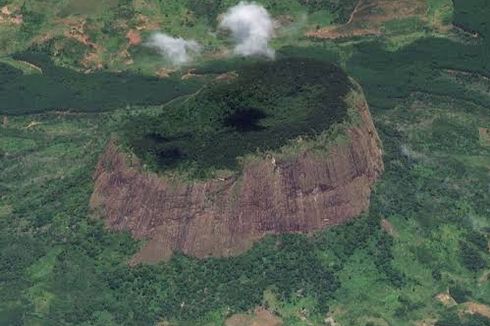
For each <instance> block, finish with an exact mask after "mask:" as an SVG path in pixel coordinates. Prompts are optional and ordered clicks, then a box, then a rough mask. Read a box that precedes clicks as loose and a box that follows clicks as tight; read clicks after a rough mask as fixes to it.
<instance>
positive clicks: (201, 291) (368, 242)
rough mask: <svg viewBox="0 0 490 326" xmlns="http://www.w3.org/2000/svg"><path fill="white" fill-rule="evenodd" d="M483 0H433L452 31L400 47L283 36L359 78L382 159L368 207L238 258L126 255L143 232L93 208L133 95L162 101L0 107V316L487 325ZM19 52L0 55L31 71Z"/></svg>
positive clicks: (63, 320)
mask: <svg viewBox="0 0 490 326" xmlns="http://www.w3.org/2000/svg"><path fill="white" fill-rule="evenodd" d="M31 3H33V4H34V3H35V2H31ZM107 3H110V1H108V2H107ZM155 3H156V2H155ZM169 3H170V2H169ZM179 3H180V2H179ZM278 3H282V2H278ZM488 6H489V4H488V2H487V1H485V0H473V1H468V0H457V1H454V12H451V11H448V10H449V9H448V8H450V7H447V3H445V2H443V1H440V2H438V1H430V8H431V13H433V15H442V16H444V17H446V18H444V19H449V17H454V24H455V25H456V26H458V29H457V30H456V31H454V33H455V34H454V35H453V36H451V37H444V38H441V37H432V36H430V35H425V36H424V37H421V38H419V39H417V40H415V41H414V42H410V43H408V44H405V45H404V46H401V47H399V48H398V47H396V49H394V48H392V47H389V46H387V44H386V43H385V42H384V41H383V39H382V38H366V39H355V40H345V41H342V42H340V41H335V42H330V41H328V42H327V41H322V42H316V43H315V45H314V46H311V44H309V45H308V47H305V48H301V47H298V46H296V47H287V48H286V47H285V48H283V49H281V51H280V53H279V57H281V56H282V57H297V56H301V57H312V58H316V59H319V60H325V61H326V62H337V63H339V64H340V65H342V67H343V68H344V69H345V70H346V71H347V72H348V73H349V74H350V75H352V76H353V77H354V78H355V79H356V80H357V81H359V82H360V83H361V85H362V87H363V88H364V90H365V92H366V96H367V99H368V102H369V104H370V107H371V111H372V114H373V117H374V119H375V123H376V126H377V128H378V132H379V133H380V136H381V138H382V141H383V144H384V149H385V166H386V172H385V174H384V176H383V178H382V179H381V180H380V182H379V183H378V184H377V186H376V190H375V193H374V195H373V198H372V205H371V209H370V212H369V213H367V214H365V216H363V217H361V218H359V219H357V220H356V221H354V222H352V223H350V224H347V225H344V226H340V227H336V228H333V229H330V230H326V231H323V232H320V233H318V234H317V235H315V236H311V237H306V236H300V235H289V236H274V237H268V238H266V239H265V240H264V241H262V242H260V243H259V244H257V245H256V246H255V247H254V248H253V249H251V250H250V251H249V252H247V253H246V254H244V255H241V256H239V257H235V258H230V259H209V260H204V261H199V260H195V259H192V258H188V257H184V256H179V255H177V256H176V257H174V258H173V259H172V260H171V261H170V262H168V263H162V264H158V265H151V266H147V265H143V266H138V267H135V268H130V267H128V265H127V261H128V260H129V258H130V257H131V256H132V255H133V254H134V253H135V252H136V251H137V250H138V247H139V246H140V245H141V244H140V243H138V242H136V241H134V240H132V239H131V238H130V237H129V236H128V235H127V234H121V233H109V232H106V231H105V230H104V228H103V225H102V222H101V221H99V220H96V219H94V218H93V217H91V215H90V212H89V209H88V200H89V196H90V193H91V190H92V173H93V170H94V167H95V164H96V161H97V158H98V155H99V154H100V153H101V151H102V150H103V147H104V145H105V143H106V141H107V140H108V139H109V137H110V136H111V134H112V133H113V132H117V131H118V130H119V128H120V126H121V123H122V122H123V121H125V120H126V118H127V116H128V115H129V116H131V115H132V114H133V112H135V110H138V112H140V111H143V112H145V111H146V112H148V110H150V109H151V110H154V112H158V111H160V110H162V106H161V105H162V103H165V102H166V100H163V99H161V98H159V99H158V101H156V102H151V101H150V102H149V103H148V105H150V104H152V105H153V104H158V105H157V106H151V107H150V108H147V107H146V104H147V103H146V99H144V98H143V99H141V98H135V100H134V103H133V105H132V106H130V107H126V106H125V105H124V106H123V107H119V106H118V105H117V103H118V102H110V101H108V100H106V99H103V100H101V101H102V102H101V103H102V104H100V106H101V109H105V108H106V107H110V108H111V110H112V111H108V112H99V110H95V111H94V112H92V113H87V112H85V113H79V112H75V111H76V110H72V112H49V113H48V112H44V113H36V114H22V115H11V114H10V113H9V111H6V108H4V109H2V110H0V111H1V113H2V114H6V113H9V114H7V118H6V119H4V120H3V124H2V125H1V126H0V248H1V251H0V324H1V325H154V324H156V323H158V322H163V321H167V322H170V323H171V325H221V324H223V322H224V320H225V319H226V318H227V317H228V316H230V315H231V314H233V313H236V312H246V311H249V310H250V309H253V308H254V307H256V306H258V305H263V306H266V307H269V308H270V309H271V310H273V311H275V312H276V313H277V314H278V315H279V316H280V317H281V318H282V319H283V320H284V322H285V324H286V325H305V323H307V322H309V323H310V324H313V325H322V323H324V320H325V319H326V318H332V319H333V320H335V321H336V322H338V323H340V324H341V325H361V326H367V325H370V326H371V325H402V326H403V325H407V326H408V325H417V323H419V325H423V324H422V322H427V324H428V325H434V324H435V325H438V326H448V325H449V326H451V325H463V326H465V325H467V326H469V325H472V326H475V325H488V323H489V320H488V319H485V318H484V317H482V316H481V315H479V314H474V315H470V314H464V313H462V311H464V309H465V307H466V306H467V304H468V303H480V304H486V305H490V283H489V281H488V275H489V266H490V265H489V263H490V255H489V251H488V236H489V232H490V191H489V185H490V147H489V146H487V145H486V142H485V141H483V140H482V139H481V137H482V136H481V134H480V133H479V130H480V128H484V129H488V128H490V115H489V110H490V84H489V79H488V78H490V75H489V73H488V72H489V71H490V69H489V68H490V61H489V60H490V59H489V57H488V53H489V52H488V51H489V49H490V42H489V39H488V38H489V37H490V31H489V29H488V28H489V26H490V25H489V24H488V17H487V14H486V13H487V12H488V10H489V7H488ZM485 10H487V11H485ZM101 12H104V11H103V10H102V11H101ZM409 23H410V24H412V22H409ZM404 24H405V23H403V24H402V25H403V26H401V27H400V26H395V27H396V28H397V29H398V28H401V29H404V28H405V27H406V26H405V25H404ZM407 24H408V23H407ZM410 24H409V25H410ZM402 27H403V28H402ZM474 33H477V35H478V36H477V38H476V39H475V38H474V37H472V36H470V34H471V35H474ZM0 39H3V36H2V37H0ZM8 60H10V59H8ZM3 62H4V61H3V60H2V63H3ZM7 64H8V66H7V67H11V66H13V64H11V62H10V61H9V62H7ZM0 65H1V64H0ZM19 65H20V66H19V67H16V68H17V69H20V70H12V69H11V68H5V66H3V65H1V66H0V67H1V69H6V70H5V71H7V72H8V73H12V74H14V76H18V77H15V78H27V77H25V76H31V77H29V78H35V77H34V76H35V74H36V72H35V71H32V69H33V68H32V67H30V66H25V64H23V63H19ZM229 65H230V66H231V67H233V62H230V63H229ZM22 67H23V68H22ZM202 69H203V70H206V69H207V71H208V72H210V71H211V70H214V72H216V70H218V68H217V67H216V66H215V65H209V66H207V67H204V68H202ZM221 69H223V68H221ZM34 70H36V69H35V68H34ZM224 70H225V71H226V70H228V68H227V66H225V68H224ZM217 73H219V72H217ZM3 74H4V70H2V77H3ZM25 74H27V75H25ZM19 76H24V77H19ZM85 78H87V79H88V81H87V84H90V83H91V82H90V78H95V77H93V76H91V75H87V76H86V77H85ZM134 78H136V79H135V80H139V79H138V78H142V77H140V76H138V75H136V76H135V77H134ZM75 79H77V78H75ZM77 80H78V79H77ZM82 80H83V79H82ZM77 82H79V81H77ZM143 85H145V84H143ZM142 87H143V86H142ZM145 87H146V86H145ZM155 87H157V86H155ZM43 93H44V92H43ZM152 94H153V92H152ZM152 96H157V95H152ZM158 96H164V95H161V94H158ZM184 99H185V97H184ZM140 100H141V101H142V102H140ZM104 101H105V102H104ZM107 101H108V102H107ZM60 103H63V102H60ZM113 103H116V104H114V105H113ZM141 104H142V106H139V105H141ZM82 108H83V107H82ZM26 109H29V110H32V111H31V112H39V110H38V109H36V108H35V107H32V106H30V105H29V106H28V107H27V106H26ZM90 111H91V110H90ZM12 112H15V113H19V112H17V111H12ZM441 293H447V294H449V295H450V296H451V297H452V299H453V300H454V302H452V303H451V302H449V304H448V303H447V302H446V304H444V303H442V302H441V301H439V300H438V299H437V297H438V295H440V294H441Z"/></svg>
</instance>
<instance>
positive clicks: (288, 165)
mask: <svg viewBox="0 0 490 326" xmlns="http://www.w3.org/2000/svg"><path fill="white" fill-rule="evenodd" d="M353 93H354V94H355V96H352V98H355V100H353V101H351V103H350V106H351V109H352V108H354V109H355V110H351V111H355V116H356V117H357V118H356V119H355V122H352V123H351V124H350V125H345V124H344V130H343V131H342V134H343V137H342V139H343V140H341V141H339V140H338V139H337V140H330V141H329V143H328V144H326V143H323V145H324V147H323V148H320V149H318V146H314V147H315V148H313V147H312V146H310V147H309V146H298V149H297V150H296V152H294V151H293V153H292V154H291V151H289V152H288V154H287V155H283V154H281V153H277V155H275V154H272V155H270V154H269V155H264V156H263V157H261V158H258V157H257V158H256V159H250V160H245V162H244V163H243V167H242V172H241V173H239V174H236V175H235V176H232V177H229V178H226V179H216V180H208V181H195V182H188V181H187V182H180V183H179V182H176V181H175V180H170V179H168V178H166V177H161V176H158V175H156V174H154V173H148V172H144V171H143V169H142V168H141V163H139V161H138V160H135V159H130V158H129V156H128V155H127V154H125V153H123V152H122V151H120V150H119V149H118V146H117V144H116V143H115V142H114V141H111V142H110V143H109V144H108V146H107V148H106V150H105V152H104V153H103V155H102V157H101V158H100V161H99V163H98V166H97V169H96V172H95V174H94V179H95V189H94V192H93V195H92V198H91V206H92V208H94V209H95V210H96V211H98V212H99V214H101V215H102V216H104V218H105V222H106V225H107V227H108V228H110V229H112V230H128V231H130V232H131V234H132V235H133V236H134V237H135V238H137V239H148V242H147V243H146V245H145V246H144V247H143V249H142V250H141V251H140V252H139V253H138V254H137V255H136V256H135V257H134V258H133V260H132V263H140V262H157V261H161V260H167V259H169V258H170V257H171V256H172V254H173V253H174V252H175V251H180V252H183V253H184V254H187V255H190V256H195V257H199V258H204V257H225V256H230V255H237V254H240V253H243V252H245V251H246V250H248V249H249V248H250V247H251V246H252V245H253V244H254V243H255V242H256V241H258V240H260V239H261V238H263V237H264V236H265V235H267V234H281V233H291V232H304V233H308V232H314V231H317V230H321V229H323V228H325V227H328V226H331V225H336V224H340V223H344V222H346V221H348V220H350V219H352V218H355V217H357V216H359V215H360V214H361V213H362V212H364V211H365V210H367V209H368V207H369V198H370V194H371V188H372V186H373V184H374V182H375V181H376V179H377V178H378V177H379V175H380V174H381V173H382V171H383V161H382V150H381V144H380V140H379V137H378V134H377V132H376V130H375V127H374V125H373V121H372V119H371V116H370V113H369V110H368V106H367V103H366V101H365V99H364V97H363V96H362V94H361V93H360V91H353ZM308 141H310V142H314V141H315V140H311V139H310V140H305V142H308ZM317 142H318V141H317ZM316 145H318V144H316Z"/></svg>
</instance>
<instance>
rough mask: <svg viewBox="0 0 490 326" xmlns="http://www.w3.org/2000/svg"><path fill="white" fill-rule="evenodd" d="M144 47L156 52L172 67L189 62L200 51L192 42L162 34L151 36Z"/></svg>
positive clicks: (199, 47)
mask: <svg viewBox="0 0 490 326" xmlns="http://www.w3.org/2000/svg"><path fill="white" fill-rule="evenodd" d="M146 46H148V47H151V48H154V49H156V50H158V52H160V53H161V54H162V55H163V56H165V57H166V58H167V59H168V60H169V61H170V62H171V63H172V64H174V65H182V64H186V63H188V62H190V61H191V60H192V58H193V57H194V56H195V55H197V54H199V52H200V51H201V46H200V45H199V43H197V42H196V41H194V40H185V39H183V38H181V37H172V36H169V35H167V34H164V33H154V34H153V35H151V37H150V39H149V40H148V42H146Z"/></svg>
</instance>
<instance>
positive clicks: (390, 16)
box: [306, 0, 427, 39]
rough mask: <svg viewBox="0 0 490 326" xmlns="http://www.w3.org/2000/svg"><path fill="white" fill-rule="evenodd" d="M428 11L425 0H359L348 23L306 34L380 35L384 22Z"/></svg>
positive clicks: (334, 37) (420, 14)
mask: <svg viewBox="0 0 490 326" xmlns="http://www.w3.org/2000/svg"><path fill="white" fill-rule="evenodd" d="M426 11H427V4H426V1H424V0H397V1H392V0H359V2H358V3H357V5H356V7H355V8H354V11H353V12H352V14H351V16H350V19H349V21H348V22H347V23H346V24H344V25H336V26H328V27H324V28H318V29H316V30H314V31H310V32H308V33H307V34H306V35H307V36H309V37H315V38H321V39H338V38H346V37H353V36H365V35H380V34H382V25H383V23H385V22H387V21H390V20H395V19H401V18H407V17H414V16H419V17H425V13H426Z"/></svg>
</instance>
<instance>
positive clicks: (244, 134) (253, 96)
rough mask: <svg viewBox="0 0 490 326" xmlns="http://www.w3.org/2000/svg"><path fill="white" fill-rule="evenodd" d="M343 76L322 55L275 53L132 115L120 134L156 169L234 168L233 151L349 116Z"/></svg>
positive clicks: (284, 139) (273, 145) (241, 152)
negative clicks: (154, 111) (174, 101)
mask: <svg viewBox="0 0 490 326" xmlns="http://www.w3.org/2000/svg"><path fill="white" fill-rule="evenodd" d="M351 87H352V85H351V83H350V81H349V80H348V78H347V76H346V75H345V74H344V73H343V72H342V71H341V70H340V69H339V68H337V67H336V66H334V65H329V64H326V63H325V62H321V61H314V60H299V59H281V60H278V61H275V62H266V63H255V64H253V65H245V66H244V67H243V68H242V69H241V70H239V72H238V77H237V79H236V80H232V81H229V82H215V83H214V84H212V85H211V86H208V87H205V88H204V89H202V90H201V91H200V92H199V93H197V94H196V95H195V96H192V97H190V98H188V99H187V100H186V101H185V102H184V103H182V104H181V105H175V106H173V107H170V108H165V109H164V110H163V112H162V113H160V114H159V115H158V116H156V117H153V116H150V115H145V114H142V115H140V116H136V117H131V118H130V119H129V122H128V123H126V124H125V125H124V127H123V132H124V134H125V139H126V142H127V143H128V145H129V146H130V148H131V149H132V151H134V152H135V154H137V156H138V157H141V158H144V159H145V161H146V163H148V164H149V165H150V166H151V167H153V168H154V169H156V170H159V171H164V170H166V169H169V168H179V167H180V168H182V166H185V167H186V168H189V167H190V166H191V167H194V168H195V169H196V172H195V173H197V174H198V175H202V176H204V175H206V174H207V173H206V170H208V169H235V168H236V167H237V164H238V162H237V159H238V158H239V157H243V156H245V155H246V154H249V153H254V152H256V151H259V150H260V151H268V150H273V149H278V148H280V147H281V146H283V145H286V144H287V143H288V142H289V141H291V140H292V139H294V138H296V137H299V136H309V135H311V136H313V135H318V134H320V133H321V132H323V131H325V130H328V129H329V128H330V127H331V126H332V125H333V124H335V123H341V122H343V121H344V120H346V119H347V107H346V103H345V101H344V99H345V97H346V96H347V93H348V92H349V91H350V90H351Z"/></svg>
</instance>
